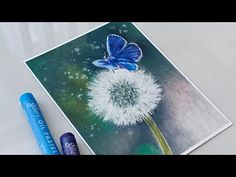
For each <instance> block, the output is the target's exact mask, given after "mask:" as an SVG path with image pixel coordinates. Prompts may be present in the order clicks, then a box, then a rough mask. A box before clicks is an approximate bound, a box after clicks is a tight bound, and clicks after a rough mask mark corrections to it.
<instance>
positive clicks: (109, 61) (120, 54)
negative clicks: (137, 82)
mask: <svg viewBox="0 0 236 177" xmlns="http://www.w3.org/2000/svg"><path fill="white" fill-rule="evenodd" d="M107 51H108V57H106V58H105V59H99V60H95V61H94V62H93V64H94V65H95V66H97V67H101V68H107V69H112V70H115V69H119V68H125V69H127V70H130V71H134V70H137V69H138V65H137V64H136V63H137V62H138V61H139V60H140V59H141V58H142V56H143V54H142V50H141V49H140V48H139V46H138V45H137V44H135V43H127V41H126V40H125V39H124V38H122V37H121V36H119V35H116V34H110V35H108V36H107Z"/></svg>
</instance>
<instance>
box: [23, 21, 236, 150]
mask: <svg viewBox="0 0 236 177" xmlns="http://www.w3.org/2000/svg"><path fill="white" fill-rule="evenodd" d="M108 23H109V22H107V23H104V24H102V25H99V26H97V27H96V28H93V29H91V30H89V31H87V32H85V33H82V34H80V35H78V36H76V37H74V38H72V39H70V40H67V41H65V42H63V43H62V44H59V45H57V46H55V47H53V48H51V49H48V50H46V51H44V52H41V53H39V54H37V55H35V56H33V57H31V58H29V59H27V60H24V61H23V63H24V64H25V66H26V67H27V68H28V70H29V71H30V73H31V74H32V75H33V76H34V78H35V79H36V80H37V81H38V82H39V84H40V85H41V87H42V88H43V89H44V91H45V92H46V93H47V95H48V96H49V98H50V99H51V100H52V101H53V103H54V104H55V105H56V106H57V108H58V109H59V110H60V112H61V113H62V115H63V116H64V117H65V118H66V119H67V121H68V122H69V123H70V125H71V126H72V128H73V129H74V130H75V131H76V132H77V134H78V135H79V137H80V138H81V139H82V141H83V142H84V144H85V145H86V146H87V147H88V148H89V150H90V151H91V152H92V154H93V155H95V153H94V152H93V150H92V149H91V147H90V146H89V145H88V144H87V142H86V141H85V140H84V138H83V137H82V136H81V134H80V133H79V132H78V130H77V129H76V128H75V127H74V125H73V124H72V123H71V121H70V120H69V119H68V117H67V116H66V115H65V114H64V112H63V111H62V109H61V108H60V107H59V106H58V104H57V103H56V102H55V101H54V99H53V98H52V97H51V95H50V94H49V93H48V91H47V90H46V88H45V87H44V86H43V85H42V83H41V82H40V81H39V80H38V78H37V77H36V76H35V74H34V73H33V72H32V71H31V69H30V68H29V67H28V65H27V64H26V62H27V61H30V60H32V59H34V58H36V57H38V56H40V55H42V54H45V53H47V52H49V51H51V50H53V49H55V48H57V47H60V46H62V45H64V44H66V43H68V42H70V41H73V40H74V39H76V38H79V37H81V36H83V35H85V34H87V33H90V32H92V31H94V30H96V29H98V28H100V27H102V26H105V25H106V24H108ZM132 24H133V25H134V26H135V27H136V28H137V29H138V30H139V31H140V32H141V33H142V34H143V35H144V37H146V38H147V39H148V40H149V41H150V42H151V44H152V45H153V46H154V47H155V48H156V49H157V50H158V51H159V52H160V53H161V54H162V55H163V56H164V57H165V58H166V59H167V60H168V61H169V62H170V63H171V64H172V65H173V66H174V67H175V68H176V69H177V71H179V72H180V73H181V74H182V75H183V76H184V78H185V79H186V80H187V81H188V82H189V83H190V84H191V85H192V86H193V87H194V88H195V89H196V90H197V91H198V92H199V93H200V94H201V95H202V96H203V97H204V98H205V99H206V100H207V101H208V102H209V103H210V104H211V105H212V106H213V107H214V108H215V109H216V110H217V111H218V112H219V113H220V114H221V115H222V117H224V118H225V119H226V120H227V121H228V123H227V124H226V125H224V126H223V127H222V128H220V129H218V130H217V131H215V132H213V133H212V134H211V135H209V136H207V137H206V138H204V139H203V140H201V141H199V142H198V143H196V144H195V145H194V146H191V147H189V148H188V149H187V150H185V151H184V152H182V153H181V154H180V155H186V154H188V153H190V152H191V151H193V150H194V149H196V148H197V147H199V146H201V145H202V144H204V143H206V142H207V141H209V140H210V139H212V138H213V137H214V136H216V135H217V134H219V133H221V132H222V131H223V130H225V129H226V128H228V127H230V126H231V125H233V124H232V122H231V121H230V120H229V119H228V118H227V117H226V116H225V114H224V113H223V112H222V111H221V110H219V108H217V107H216V105H215V104H214V103H213V102H211V101H210V100H209V98H208V97H207V96H206V95H205V94H204V93H203V92H202V91H201V90H200V89H199V88H198V87H197V86H196V85H195V84H193V82H192V81H191V80H190V79H189V78H188V77H187V76H186V75H185V74H184V73H183V72H182V71H181V70H180V69H179V68H178V67H177V66H176V65H175V64H174V63H173V62H172V61H171V60H170V59H169V58H168V57H167V56H166V55H165V54H164V53H163V52H162V51H161V50H160V49H159V47H157V45H156V44H154V43H153V42H152V41H151V40H150V39H149V37H147V36H146V35H145V34H144V33H143V32H142V30H141V29H140V28H139V27H138V26H137V25H136V24H134V23H133V22H132Z"/></svg>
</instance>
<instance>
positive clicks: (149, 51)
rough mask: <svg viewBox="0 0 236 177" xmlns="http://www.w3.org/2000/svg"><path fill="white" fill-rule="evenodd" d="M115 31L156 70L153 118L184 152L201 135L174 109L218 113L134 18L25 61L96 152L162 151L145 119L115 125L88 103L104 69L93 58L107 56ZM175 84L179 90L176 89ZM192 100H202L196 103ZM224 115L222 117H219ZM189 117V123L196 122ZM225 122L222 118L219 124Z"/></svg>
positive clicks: (174, 146)
mask: <svg viewBox="0 0 236 177" xmlns="http://www.w3.org/2000/svg"><path fill="white" fill-rule="evenodd" d="M111 33H114V34H118V35H121V36H122V37H124V38H125V39H126V40H127V41H128V42H135V43H137V44H138V45H139V46H140V48H141V49H142V51H143V58H142V60H141V61H140V62H139V63H138V65H139V68H141V69H144V70H146V71H147V72H150V73H151V74H152V75H154V76H155V77H156V79H157V80H158V83H159V84H160V85H161V86H162V88H163V100H162V101H161V102H160V104H159V107H158V109H156V111H155V112H154V114H153V118H154V120H155V121H156V123H157V124H158V126H159V127H160V129H161V130H162V132H163V134H164V136H165V137H166V140H167V141H168V143H169V144H170V146H171V148H172V150H173V152H174V154H180V153H182V152H183V151H185V150H186V149H188V148H189V147H191V146H193V145H194V144H195V143H197V142H198V141H199V140H201V139H199V137H195V136H193V135H191V132H189V131H184V128H183V127H182V125H181V122H177V121H175V115H174V114H175V113H172V111H175V112H177V113H178V112H181V111H182V112H183V113H185V115H186V116H185V115H184V114H183V117H184V116H185V117H186V121H188V120H187V118H188V116H192V117H194V116H195V115H194V114H196V115H197V114H201V112H202V109H206V110H207V111H206V110H204V111H206V112H210V113H209V114H208V113H206V114H205V115H204V116H202V117H208V116H209V115H211V114H218V113H216V112H214V111H213V110H212V107H211V105H209V103H208V102H207V101H206V100H205V99H204V98H203V97H202V96H201V95H200V94H199V93H198V92H197V91H196V89H194V88H193V87H192V85H191V84H190V83H189V82H188V81H187V80H186V79H185V78H184V77H183V76H182V75H181V74H180V73H179V72H178V71H177V70H176V68H175V67H174V66H173V65H172V64H171V63H170V62H169V61H168V60H167V59H166V58H165V57H164V56H163V55H162V54H161V53H160V52H159V51H158V50H157V49H156V48H155V47H154V46H153V45H152V44H151V43H150V42H149V41H148V39H146V38H145V37H144V36H143V35H142V34H141V32H140V31H139V30H138V29H137V28H136V27H135V26H134V25H133V24H132V23H109V24H106V25H104V26H102V27H100V28H98V29H96V30H94V31H92V32H89V33H87V34H85V35H83V36H81V37H78V38H77V39H74V40H72V41H70V42H68V43H66V44H64V45H62V46H60V47H57V48H55V49H53V50H51V51H49V52H47V53H44V54H43V55H40V56H38V57H36V58H34V59H32V60H29V61H27V65H28V66H29V68H30V69H31V70H32V71H33V73H34V74H35V76H36V77H37V78H38V79H39V81H40V82H41V83H42V85H43V86H44V87H45V88H46V90H47V91H48V92H49V94H50V95H51V96H52V98H53V99H54V100H55V102H56V103H57V104H58V105H59V107H60V108H61V109H62V111H63V112H64V113H65V115H66V116H67V117H68V119H69V120H70V121H71V122H72V124H73V125H74V126H75V128H76V129H77V130H78V132H79V133H80V134H81V135H82V137H83V138H84V139H85V141H86V142H87V143H88V145H89V146H90V147H91V148H92V150H93V151H94V152H95V154H160V150H159V147H158V145H157V144H156V142H155V140H154V138H153V137H152V134H151V131H150V130H149V128H148V127H147V126H146V124H145V123H139V124H137V125H134V126H128V127H117V126H115V125H113V124H112V123H107V122H104V121H103V120H102V118H101V117H96V116H95V115H93V114H92V112H91V110H90V109H89V108H88V105H87V96H86V93H87V89H86V88H87V84H88V82H89V81H90V80H91V79H92V78H94V75H96V73H97V72H98V71H100V70H101V69H100V68H97V67H95V66H93V65H92V61H94V60H96V59H102V58H103V57H104V52H106V37H107V35H109V34H111ZM106 53H107V52H106ZM171 83H175V85H171ZM175 87H176V88H175ZM171 88H172V89H171ZM168 90H170V91H168ZM173 90H174V91H175V90H176V91H175V92H172V91H173ZM182 92H183V93H182ZM176 94H177V95H176ZM179 98H181V99H179ZM174 99H175V100H177V99H179V100H177V101H178V104H182V105H183V106H181V108H179V107H176V102H172V100H174ZM186 101H187V102H186ZM194 102H195V103H196V102H197V104H199V105H200V106H199V105H194V104H195V103H194ZM192 103H194V104H192ZM185 104H186V105H185ZM191 105H192V106H191ZM201 105H204V106H203V107H204V108H201ZM188 106H189V107H188ZM185 107H186V109H185ZM196 107H198V109H197V108H196ZM199 107H200V108H199ZM191 110H192V112H194V111H195V112H194V114H193V115H190V114H191ZM188 111H189V112H188ZM218 117H219V116H218ZM176 118H177V115H176ZM189 120H190V119H189ZM220 120H221V117H220V118H219V120H218V121H220ZM191 121H194V120H191ZM191 121H190V122H187V123H185V125H187V124H188V125H190V126H192V125H194V122H191ZM213 121H215V120H213ZM224 123H225V122H224V121H221V122H220V123H219V127H220V126H221V125H222V124H224ZM198 126H201V125H200V124H199V125H198ZM58 128H60V127H58ZM216 128H218V124H217V126H216ZM213 130H214V129H212V130H211V131H213ZM204 131H205V130H202V132H204ZM211 131H210V130H209V127H208V128H207V131H205V134H203V135H202V136H201V137H200V138H202V139H203V138H205V137H206V136H208V135H209V134H210V133H212V132H211Z"/></svg>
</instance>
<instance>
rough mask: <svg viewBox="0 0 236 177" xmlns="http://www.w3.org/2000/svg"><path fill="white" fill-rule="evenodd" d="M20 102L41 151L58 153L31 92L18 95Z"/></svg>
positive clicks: (52, 153) (47, 153)
mask: <svg viewBox="0 0 236 177" xmlns="http://www.w3.org/2000/svg"><path fill="white" fill-rule="evenodd" d="M20 102H21V105H22V107H23V109H24V111H25V114H26V117H27V119H28V122H29V123H30V126H31V128H32V130H33V133H34V136H35V138H36V141H37V143H38V145H39V147H40V149H41V151H42V153H43V154H45V155H59V154H60V152H59V150H58V148H57V146H56V143H55V142H54V140H53V137H52V135H51V133H50V131H49V129H48V126H47V124H46V122H45V120H44V117H43V115H42V113H41V111H40V109H39V106H38V104H37V101H36V99H35V98H34V96H33V95H32V94H31V93H24V94H23V95H21V97H20Z"/></svg>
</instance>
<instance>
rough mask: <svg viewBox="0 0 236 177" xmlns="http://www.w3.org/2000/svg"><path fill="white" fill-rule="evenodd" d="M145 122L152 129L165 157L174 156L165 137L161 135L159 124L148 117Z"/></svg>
mask: <svg viewBox="0 0 236 177" xmlns="http://www.w3.org/2000/svg"><path fill="white" fill-rule="evenodd" d="M144 121H145V122H146V124H147V125H148V126H149V128H150V129H151V131H152V134H153V135H154V137H155V139H156V140H157V142H158V144H159V146H160V148H161V149H162V152H163V154H164V155H172V154H173V152H172V150H171V148H170V146H169V145H168V143H167V141H166V139H165V137H164V135H163V134H162V133H161V130H160V129H159V128H158V126H157V124H156V123H155V121H154V120H153V119H152V117H150V116H146V117H145V118H144Z"/></svg>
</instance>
